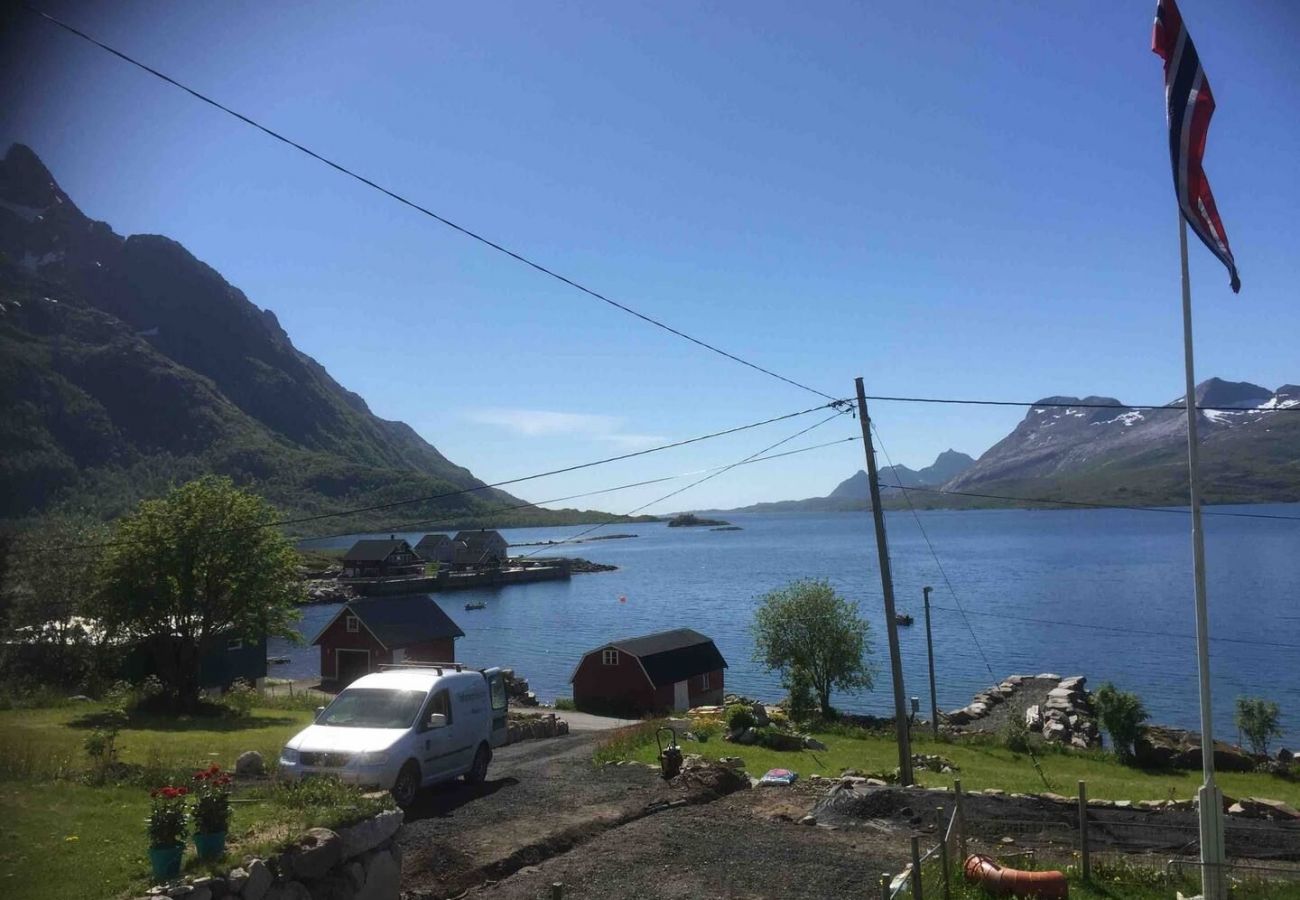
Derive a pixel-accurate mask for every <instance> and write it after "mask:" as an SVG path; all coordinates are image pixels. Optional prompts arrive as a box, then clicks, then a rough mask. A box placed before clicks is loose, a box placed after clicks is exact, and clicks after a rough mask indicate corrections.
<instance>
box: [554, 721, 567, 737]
mask: <svg viewBox="0 0 1300 900" xmlns="http://www.w3.org/2000/svg"><path fill="white" fill-rule="evenodd" d="M555 733H556V735H562V734H568V733H569V723H568V722H566V721H564V720H563V719H557V720H556V722H555Z"/></svg>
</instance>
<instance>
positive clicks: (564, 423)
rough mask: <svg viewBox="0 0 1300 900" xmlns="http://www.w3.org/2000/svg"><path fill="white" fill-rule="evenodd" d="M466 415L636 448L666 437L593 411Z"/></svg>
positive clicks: (530, 432)
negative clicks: (639, 430) (625, 427)
mask: <svg viewBox="0 0 1300 900" xmlns="http://www.w3.org/2000/svg"><path fill="white" fill-rule="evenodd" d="M466 417H467V418H468V419H469V420H470V421H472V422H478V423H479V424H480V425H494V426H496V427H498V428H504V429H506V430H508V431H513V432H514V433H515V434H522V435H524V436H526V437H555V436H568V437H583V438H589V439H592V440H598V441H607V442H609V443H611V444H617V445H618V446H620V447H626V448H628V449H636V448H638V447H649V446H652V445H654V444H658V443H662V442H663V441H665V440H666V438H664V437H663V436H662V435H657V434H634V433H631V432H625V431H623V430H622V427H623V425H624V423H625V421H626V420H625V419H623V418H622V417H620V416H606V415H598V414H593V413H570V412H558V411H555V410H548V409H508V408H488V409H477V410H474V411H472V412H470V413H467V415H466Z"/></svg>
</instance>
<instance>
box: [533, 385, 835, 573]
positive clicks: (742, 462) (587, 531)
mask: <svg viewBox="0 0 1300 900" xmlns="http://www.w3.org/2000/svg"><path fill="white" fill-rule="evenodd" d="M848 412H849V409H848V408H838V407H837V408H836V411H835V412H834V413H832V414H831V415H829V416H827V417H826V418H825V419H822V420H821V421H819V422H815V423H814V424H812V425H809V426H808V427H807V428H804V429H801V430H799V431H796V432H795V433H794V434H792V435H790V436H789V437H786V438H782V439H781V440H779V441H777V442H776V443H775V444H769V445H768V446H766V447H764V448H763V449H762V450H759V451H757V452H756V453H751V454H750V455H749V456H747V457H745V458H744V459H742V460H740V461H739V462H734V463H732V464H731V465H728V466H723V467H722V468H721V469H719V470H718V471H716V472H713V473H711V474H709V475H705V476H704V477H703V478H701V479H700V480H699V481H692V482H691V483H690V484H688V485H686V486H685V487H681V488H678V489H677V490H675V491H672V492H670V493H667V494H664V495H663V496H662V497H659V498H657V499H655V500H651V501H650V502H649V503H643V504H642V505H641V506H638V507H637V508H636V509H634V510H632V511H631V512H627V513H624V514H623V515H624V517H627V516H635V515H636V514H637V513H639V512H641V511H642V510H643V509H648V508H649V507H651V506H654V505H655V504H657V503H662V502H664V501H665V500H670V499H672V498H673V497H676V496H677V495H678V494H681V493H684V492H686V491H689V490H690V489H691V488H693V487H695V486H697V485H701V484H703V483H704V482H706V481H708V480H710V479H711V478H717V477H718V476H719V475H722V474H723V473H725V472H730V471H731V470H732V469H735V468H737V467H739V466H743V465H746V464H748V463H751V462H755V461H756V460H757V459H758V458H759V457H761V456H763V455H764V454H766V453H768V452H770V451H772V450H775V449H776V448H777V447H780V446H781V445H782V444H788V443H789V442H790V441H793V440H794V439H795V438H797V437H800V436H801V435H805V434H807V433H808V432H810V431H812V430H813V429H815V428H820V427H821V426H823V425H825V424H826V423H827V422H830V421H831V420H833V419H837V418H839V417H840V416H842V415H845V414H847V413H848ZM832 443H843V442H842V441H834V442H832ZM608 524H609V523H608V522H600V523H598V524H596V525H593V526H591V527H590V528H587V529H585V530H583V531H580V532H578V533H577V534H575V535H573V537H570V538H566V539H565V540H563V541H559V542H558V543H560V544H566V543H572V542H573V541H576V540H578V539H579V538H582V537H585V536H586V535H589V534H591V533H592V532H593V531H596V530H597V529H599V528H604V527H605V526H606V525H608ZM552 546H554V545H552ZM540 552H541V551H540V550H534V551H533V552H532V553H528V554H525V559H526V558H528V557H532V556H536V555H537V554H538V553H540Z"/></svg>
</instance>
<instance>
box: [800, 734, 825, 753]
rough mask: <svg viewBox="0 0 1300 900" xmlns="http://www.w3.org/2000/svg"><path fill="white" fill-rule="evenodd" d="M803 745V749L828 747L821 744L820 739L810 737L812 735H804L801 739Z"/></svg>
mask: <svg viewBox="0 0 1300 900" xmlns="http://www.w3.org/2000/svg"><path fill="white" fill-rule="evenodd" d="M803 746H804V749H805V750H826V749H828V748H827V746H826V745H825V744H823V743H822V742H821V741H819V740H817V738H815V737H812V736H807V737H805V738H804V739H803Z"/></svg>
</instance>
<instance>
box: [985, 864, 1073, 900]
mask: <svg viewBox="0 0 1300 900" xmlns="http://www.w3.org/2000/svg"><path fill="white" fill-rule="evenodd" d="M964 871H965V873H966V880H967V881H975V882H978V883H979V884H981V885H983V887H984V889H985V890H987V891H988V892H989V893H990V894H992V895H993V896H995V897H1037V898H1038V900H1067V898H1068V897H1069V896H1070V885H1069V883H1068V882H1067V881H1066V880H1065V874H1064V873H1062V872H1026V871H1024V870H1023V869H1008V868H1007V867H1006V866H1000V865H998V863H997V861H996V860H994V859H993V858H992V857H988V856H981V855H980V854H978V853H972V854H971V855H970V856H968V857H966V865H965V867H964Z"/></svg>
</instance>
